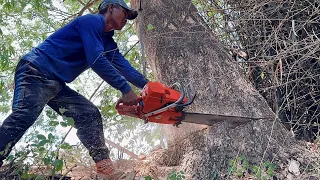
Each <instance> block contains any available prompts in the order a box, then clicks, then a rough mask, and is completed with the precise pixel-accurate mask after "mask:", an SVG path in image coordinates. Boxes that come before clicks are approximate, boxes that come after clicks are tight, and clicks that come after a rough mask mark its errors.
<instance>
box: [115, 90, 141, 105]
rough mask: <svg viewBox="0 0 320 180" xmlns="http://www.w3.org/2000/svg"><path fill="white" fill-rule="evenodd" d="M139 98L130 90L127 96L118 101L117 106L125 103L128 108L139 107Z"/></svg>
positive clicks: (124, 95)
mask: <svg viewBox="0 0 320 180" xmlns="http://www.w3.org/2000/svg"><path fill="white" fill-rule="evenodd" d="M138 102H139V98H138V96H137V94H136V93H135V92H133V90H130V91H129V92H128V93H127V94H123V95H122V97H121V98H120V99H119V100H118V103H117V104H120V103H123V104H124V105H127V106H132V105H137V104H138Z"/></svg>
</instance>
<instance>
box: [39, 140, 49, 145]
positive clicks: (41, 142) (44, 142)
mask: <svg viewBox="0 0 320 180" xmlns="http://www.w3.org/2000/svg"><path fill="white" fill-rule="evenodd" d="M48 142H49V141H48V140H42V141H40V142H39V143H38V146H44V145H45V144H47V143H48Z"/></svg>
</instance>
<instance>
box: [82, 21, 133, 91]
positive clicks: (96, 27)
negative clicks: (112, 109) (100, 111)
mask: <svg viewBox="0 0 320 180" xmlns="http://www.w3.org/2000/svg"><path fill="white" fill-rule="evenodd" d="M78 31H79V34H80V37H81V40H82V42H83V46H84V50H85V53H86V57H87V61H88V64H89V66H90V67H91V68H92V69H93V70H94V71H95V72H96V73H97V74H98V75H99V76H100V77H101V78H102V79H103V80H105V81H106V82H107V83H108V84H110V85H111V86H112V87H114V88H115V89H118V90H120V91H121V92H122V93H123V94H126V93H127V92H129V91H130V90H131V87H130V85H129V84H128V82H127V80H126V79H125V78H124V77H123V76H122V75H121V74H120V73H119V72H118V71H117V70H116V68H115V67H114V66H112V64H111V63H110V61H108V59H107V57H106V56H105V55H104V54H105V53H104V47H103V41H102V36H103V32H104V20H103V19H102V18H99V16H94V15H91V16H86V17H84V18H83V19H81V20H80V21H79V25H78Z"/></svg>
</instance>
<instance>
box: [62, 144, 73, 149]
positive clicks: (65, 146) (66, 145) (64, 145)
mask: <svg viewBox="0 0 320 180" xmlns="http://www.w3.org/2000/svg"><path fill="white" fill-rule="evenodd" d="M60 147H61V149H72V146H70V144H69V143H63V144H61V145H60Z"/></svg>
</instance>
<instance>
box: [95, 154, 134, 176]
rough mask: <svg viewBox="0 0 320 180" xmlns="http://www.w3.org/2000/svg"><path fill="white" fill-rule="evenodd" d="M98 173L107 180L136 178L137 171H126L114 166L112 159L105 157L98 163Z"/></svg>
mask: <svg viewBox="0 0 320 180" xmlns="http://www.w3.org/2000/svg"><path fill="white" fill-rule="evenodd" d="M96 168H97V174H98V175H99V176H100V177H102V178H104V179H106V180H134V177H135V175H136V172H135V171H133V172H129V173H125V172H123V171H120V170H118V169H116V168H115V167H114V166H113V163H112V161H111V159H103V160H101V161H99V162H97V163H96Z"/></svg>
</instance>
